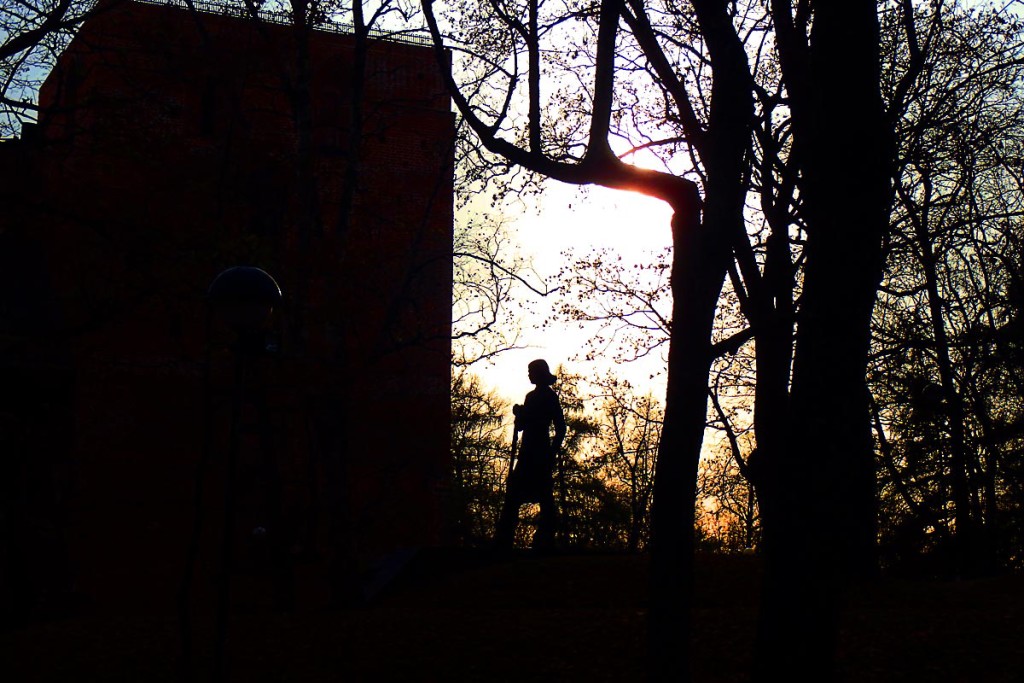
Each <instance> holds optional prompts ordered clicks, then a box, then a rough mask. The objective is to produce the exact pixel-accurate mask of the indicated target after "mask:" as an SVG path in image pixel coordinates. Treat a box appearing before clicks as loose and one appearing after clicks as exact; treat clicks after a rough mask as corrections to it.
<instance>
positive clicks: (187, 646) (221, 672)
mask: <svg viewBox="0 0 1024 683" xmlns="http://www.w3.org/2000/svg"><path fill="white" fill-rule="evenodd" d="M281 299H282V296H281V288H280V287H279V286H278V284H277V282H276V281H275V280H274V278H273V277H271V276H270V275H269V274H267V273H266V272H265V271H263V270H261V269H259V268H255V267H252V266H236V267H234V268H229V269H227V270H225V271H223V272H222V273H220V274H219V275H218V276H217V277H216V278H214V280H213V282H212V283H211V284H210V288H209V289H208V290H207V303H208V304H209V307H210V308H209V314H210V316H211V317H212V316H213V315H217V316H218V317H220V318H221V319H222V320H223V321H224V323H226V324H227V326H228V327H230V328H231V329H232V330H233V331H234V333H235V341H234V345H233V351H234V355H235V369H234V385H233V387H232V401H231V424H230V431H229V436H228V448H227V453H226V457H225V461H224V528H223V535H222V538H221V562H220V573H219V576H218V580H217V622H216V641H215V644H214V663H213V665H214V670H213V680H215V681H226V680H227V677H228V671H227V655H226V649H227V634H228V614H229V611H230V589H231V570H232V565H233V546H234V525H235V489H236V486H235V484H236V481H235V480H236V471H237V462H238V451H239V442H240V434H239V432H240V423H241V417H242V415H241V414H242V406H243V402H244V399H245V383H246V371H247V365H248V363H247V361H248V359H249V357H250V356H255V355H257V354H258V353H260V352H261V351H262V350H263V347H264V345H265V338H264V331H265V330H266V326H267V323H268V322H269V321H270V316H271V314H272V313H273V311H274V308H275V307H277V306H278V305H280V303H281ZM208 327H209V326H208ZM209 333H210V332H209V329H208V330H207V335H209ZM207 343H209V341H208V342H207ZM208 365H209V359H207V366H208ZM208 373H209V368H207V370H206V373H205V374H207V375H208ZM204 384H205V385H206V386H205V387H204V391H206V392H207V393H209V386H208V385H209V381H208V378H207V379H206V380H204ZM209 409H210V407H209V406H207V410H209ZM206 419H207V420H210V419H211V417H210V415H207V416H206ZM205 431H206V432H207V434H206V435H205V437H204V438H205V439H206V440H209V439H210V437H211V434H210V432H211V429H210V428H209V427H208V428H207V429H206V430H205ZM210 450H211V449H210V447H209V444H206V445H205V446H204V452H203V455H202V457H201V462H200V465H199V471H198V474H197V481H196V490H197V496H196V511H195V515H196V517H195V523H194V525H193V533H192V539H191V543H190V545H189V551H188V557H187V560H186V567H185V580H184V581H183V583H182V586H183V588H182V593H181V607H180V611H181V615H182V617H181V619H182V634H183V643H182V647H183V660H184V661H183V671H184V672H185V677H186V678H187V679H189V678H191V676H192V670H191V651H192V643H191V640H192V638H191V618H190V616H189V613H190V612H189V600H190V589H191V584H192V572H193V570H194V567H195V561H196V558H197V556H198V553H199V538H200V534H201V529H202V517H203V516H202V500H201V498H202V495H201V492H202V481H203V477H204V470H205V468H206V465H207V460H208V454H209V452H210Z"/></svg>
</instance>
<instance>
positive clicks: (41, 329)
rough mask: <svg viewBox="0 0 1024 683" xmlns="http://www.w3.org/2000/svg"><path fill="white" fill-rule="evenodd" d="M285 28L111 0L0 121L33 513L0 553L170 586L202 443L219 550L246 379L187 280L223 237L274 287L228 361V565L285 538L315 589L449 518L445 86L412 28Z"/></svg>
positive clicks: (208, 507)
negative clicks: (374, 31)
mask: <svg viewBox="0 0 1024 683" xmlns="http://www.w3.org/2000/svg"><path fill="white" fill-rule="evenodd" d="M218 12H220V13H218ZM303 44H305V43H304V42H303V41H302V40H300V34H299V33H297V32H296V31H295V29H294V28H293V27H290V26H286V25H282V24H278V23H274V22H273V21H268V20H267V18H266V17H264V20H261V21H254V20H253V19H251V18H247V17H242V16H229V15H227V14H224V13H223V12H221V11H220V10H216V9H215V8H210V7H207V8H205V9H203V10H202V11H199V12H193V11H190V10H187V9H185V8H184V7H183V6H175V5H174V4H168V5H162V4H151V3H148V2H146V3H143V2H137V1H133V0H110V1H108V2H106V3H105V4H104V5H102V6H101V11H99V12H98V13H96V14H95V15H94V16H93V17H92V18H91V19H90V20H89V21H87V22H86V23H85V24H84V25H83V26H82V27H81V30H80V31H79V33H78V35H77V36H76V37H75V38H74V40H73V41H72V43H71V44H70V46H69V47H68V48H67V50H66V51H65V52H64V54H63V55H62V56H61V58H60V60H59V63H58V64H57V66H56V68H55V69H54V71H53V72H52V73H51V74H50V76H49V77H48V79H47V80H46V82H45V84H44V85H43V88H42V90H41V94H40V107H41V113H40V121H39V124H38V125H37V126H35V127H33V128H31V129H26V131H25V133H24V134H23V136H22V138H21V140H19V141H9V142H5V143H3V144H2V145H0V161H2V165H0V174H2V176H3V177H2V178H0V195H2V196H0V201H2V203H3V206H4V207H5V212H4V214H3V216H2V218H0V228H2V232H0V242H2V244H0V254H2V255H0V259H2V260H3V264H0V265H3V266H6V267H5V268H4V272H3V275H2V277H3V279H4V282H3V284H4V285H5V290H4V293H3V295H2V298H0V305H2V310H0V324H2V325H3V327H4V329H3V333H4V335H5V336H4V344H5V346H4V348H3V349H2V351H3V353H2V367H3V372H4V373H5V375H6V376H7V378H8V379H7V386H8V387H10V388H11V390H10V391H9V392H8V397H7V399H6V402H5V413H4V416H5V421H9V422H11V423H12V424H13V423H17V424H18V425H21V426H20V427H18V430H15V431H17V433H16V434H15V433H14V432H12V431H11V430H7V433H6V434H5V437H4V438H5V439H6V440H7V441H8V445H9V446H10V445H13V446H14V450H11V449H10V448H9V449H8V454H9V455H8V456H7V457H6V462H5V464H4V468H5V472H4V474H5V475H6V476H7V480H8V481H16V482H19V483H17V484H11V485H10V487H9V491H8V498H9V500H11V499H13V498H18V500H19V501H21V502H18V503H17V504H12V505H13V507H11V509H12V510H15V513H16V514H14V515H13V517H12V519H13V518H18V519H21V518H25V519H28V520H30V521H29V522H26V524H27V526H25V527H24V528H31V529H30V530H29V531H26V532H24V533H21V532H18V533H17V534H14V535H12V536H11V538H13V539H14V540H12V541H10V544H11V547H12V548H15V549H16V550H17V552H15V553H8V555H9V556H15V555H16V556H17V558H21V559H17V558H16V559H15V560H14V561H13V562H14V564H12V565H11V566H12V567H13V568H11V569H7V570H5V580H9V579H11V577H14V582H15V583H18V581H20V580H21V579H19V578H18V577H19V576H22V574H24V575H26V576H30V577H36V578H37V579H38V580H39V581H42V582H43V583H47V584H48V585H53V584H55V583H58V584H59V583H61V582H67V583H68V584H72V583H73V584H74V587H75V590H76V591H77V592H78V593H82V594H85V595H86V596H88V597H89V598H92V599H95V600H96V601H97V602H98V603H103V604H113V603H119V604H124V605H132V606H142V605H151V606H153V607H159V606H165V605H166V603H167V601H168V600H169V599H171V598H172V597H173V593H174V588H175V587H176V585H177V582H178V581H179V580H180V578H181V573H182V567H183V566H184V562H183V561H184V555H185V548H186V546H187V542H188V538H189V531H190V528H191V524H192V519H193V494H194V490H195V482H196V480H197V479H196V472H197V464H198V463H199V461H200V459H201V458H202V457H203V454H204V453H206V454H208V457H209V464H208V465H207V466H206V467H204V468H203V469H202V475H203V479H204V482H205V488H204V491H205V496H206V497H205V499H204V501H203V503H202V508H203V509H204V510H205V511H206V513H205V515H206V516H205V519H206V523H205V525H204V527H203V534H202V536H201V544H200V547H201V548H202V549H203V552H201V553H200V561H199V569H198V572H199V574H200V575H202V574H203V572H204V571H207V572H208V573H209V572H212V571H214V569H213V565H214V564H215V560H216V552H215V551H214V550H213V549H214V548H216V547H217V543H218V541H216V539H217V538H218V535H219V534H220V531H219V529H218V524H219V520H220V519H222V517H221V512H220V511H221V510H222V507H223V495H222V494H223V488H222V480H223V479H224V477H225V474H224V467H223V463H224V453H225V452H226V451H227V449H228V447H229V434H230V425H231V422H232V418H231V414H232V413H231V397H232V396H234V395H235V394H234V393H233V392H234V391H235V389H236V387H237V385H236V384H235V383H234V375H233V374H232V368H233V367H234V365H233V363H234V361H233V354H232V351H231V340H232V336H231V334H230V332H229V331H228V330H227V329H226V328H225V327H224V326H223V325H221V324H219V323H218V321H217V318H216V316H210V317H208V316H207V307H206V305H205V303H204V293H205V291H206V288H207V286H208V285H209V284H210V282H211V281H212V279H213V278H214V276H215V275H216V274H217V273H219V272H221V271H222V270H223V269H225V268H228V267H231V266H235V265H256V266H259V267H261V268H263V269H264V270H266V271H268V272H269V273H271V274H273V275H274V277H275V278H276V279H277V281H278V283H279V284H280V286H281V289H282V291H283V292H284V304H283V306H282V307H281V309H280V310H279V311H277V312H276V313H275V317H274V319H273V323H272V328H271V329H270V331H269V333H268V337H267V350H266V351H264V352H261V353H260V354H258V357H255V358H251V359H249V361H248V367H247V372H246V377H245V380H244V384H243V385H242V386H243V394H242V395H243V402H242V405H241V414H240V418H239V420H238V422H237V426H238V429H239V435H240V436H239V441H238V443H239V451H238V453H239V455H238V458H239V459H238V463H239V465H238V466H239V469H238V482H237V483H238V485H237V491H238V507H237V510H238V512H237V516H236V517H237V521H236V524H237V527H238V528H237V533H236V536H237V540H236V545H237V548H236V557H237V558H238V572H240V573H243V574H244V573H246V572H248V573H249V574H250V575H252V576H255V577H259V576H261V575H262V574H266V573H267V571H269V570H266V566H265V565H266V562H265V561H264V560H265V558H266V557H267V554H268V552H269V553H270V554H271V555H273V554H274V552H277V553H278V554H279V555H280V553H282V552H284V553H286V554H287V557H288V558H289V559H288V560H287V562H288V563H289V571H296V572H299V573H300V574H301V575H303V576H306V577H307V578H308V579H309V580H308V581H306V582H305V584H303V585H305V586H306V588H300V590H312V589H309V588H308V586H310V585H313V584H315V583H316V582H317V581H318V580H319V579H318V578H317V577H321V578H322V576H321V575H322V574H323V573H324V571H325V570H323V566H325V565H326V564H327V563H328V562H329V561H334V560H336V559H337V558H334V560H331V556H332V555H337V553H338V552H339V551H338V548H339V547H344V548H347V549H348V551H350V557H349V558H348V559H349V560H354V561H355V562H356V563H357V566H358V567H361V568H362V567H367V566H370V565H371V564H372V563H373V562H374V561H375V560H378V559H379V558H381V557H385V556H387V555H388V554H389V553H393V552H395V551H396V550H399V549H403V548H409V547H419V546H425V545H433V544H438V543H440V542H441V541H442V533H443V532H442V530H443V526H444V525H443V505H442V498H443V490H444V488H445V482H446V477H447V471H448V467H447V457H448V431H449V418H448V411H449V403H450V401H449V362H450V322H451V258H452V220H453V218H452V214H453V204H452V173H453V171H452V160H453V139H454V117H453V115H452V113H451V111H450V106H449V99H448V97H447V95H446V94H445V93H444V88H443V85H442V82H441V78H440V76H439V74H438V73H437V69H436V62H435V61H434V59H433V54H432V52H431V50H430V48H429V47H428V46H426V45H424V44H416V43H415V42H414V41H412V42H410V41H408V40H406V41H396V40H384V39H377V38H374V39H370V40H368V41H367V42H366V43H365V52H362V51H361V49H360V47H359V45H360V43H358V42H357V41H356V40H355V39H354V37H353V36H352V35H349V34H345V33H341V32H333V31H323V30H316V31H312V32H310V33H308V44H306V45H307V48H306V49H303V48H302V45H303ZM360 65H364V66H363V68H362V70H360ZM360 73H361V74H362V76H361V77H360V76H359V75H358V74H360ZM356 121H361V122H362V126H361V128H359V127H356V126H355V124H354V122H356ZM206 359H208V360H209V362H208V363H207V362H206ZM207 368H208V369H209V370H208V371H207ZM207 380H208V381H207ZM12 453H17V455H10V454H12ZM19 487H20V488H19ZM26 491H27V492H28V493H25V492H26ZM12 497H13V498H12ZM32 520H35V521H32ZM39 529H43V531H39ZM257 529H262V530H265V531H266V532H267V533H260V534H255V533H252V532H253V531H254V530H257ZM339 530H340V531H339ZM339 533H341V534H343V536H344V538H343V540H341V541H338V534H339ZM19 534H20V535H19ZM267 538H271V539H273V541H274V543H275V544H277V545H276V546H275V547H276V548H277V550H273V548H272V549H271V550H269V551H268V550H267V549H266V547H264V546H266V544H267V541H266V539H267ZM331 538H333V539H334V540H333V541H329V539H331ZM261 544H262V545H261ZM272 545H273V544H272ZM40 558H51V559H50V560H46V561H44V560H43V559H40ZM260 558H264V560H261V559H260ZM33 563H34V564H33ZM271 564H273V562H271ZM44 566H45V567H46V570H45V571H43V572H42V573H41V570H40V567H44ZM275 566H277V567H278V568H280V562H278V563H277V565H275ZM273 571H277V570H276V569H275V570H273ZM47 572H49V573H50V574H52V575H53V576H51V577H49V578H46V579H42V578H39V577H42V576H43V575H44V574H46V573H47ZM261 572H262V574H261ZM254 580H255V581H258V578H257V579H254ZM30 582H31V581H30ZM300 583H301V582H300ZM197 585H199V586H202V585H204V582H203V581H199V582H197ZM47 590H49V589H47Z"/></svg>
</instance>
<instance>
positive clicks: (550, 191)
mask: <svg viewBox="0 0 1024 683" xmlns="http://www.w3.org/2000/svg"><path fill="white" fill-rule="evenodd" d="M584 192H585V194H584V193H581V191H580V190H579V189H578V188H576V187H575V186H570V185H566V184H563V183H555V182H553V181H549V183H548V186H547V191H546V193H545V195H544V196H543V198H542V199H541V202H540V206H541V207H542V208H540V209H526V210H525V211H523V212H522V214H521V215H520V216H518V218H517V220H516V221H515V223H513V224H512V226H511V228H512V230H514V235H515V238H516V240H517V241H518V243H519V245H520V248H521V250H522V252H523V254H524V255H525V256H527V257H530V258H532V260H533V263H534V266H535V268H536V270H537V272H538V273H539V274H540V275H543V276H545V277H547V278H548V284H549V286H550V287H555V286H557V284H558V282H557V280H556V278H555V275H556V274H557V273H558V270H559V268H560V266H561V265H562V263H561V260H562V252H563V251H565V250H566V249H573V250H575V251H576V252H578V253H585V252H586V251H588V250H589V249H590V248H601V247H606V248H610V249H615V250H616V251H617V252H618V253H621V254H622V256H623V258H624V259H625V260H627V261H629V262H636V261H640V260H646V259H649V258H650V254H651V253H652V252H654V251H657V250H659V249H662V248H664V247H666V246H669V245H670V244H671V241H672V240H671V234H670V231H669V220H670V217H671V210H670V209H669V208H668V205H667V204H665V203H664V202H661V201H659V200H655V199H651V198H649V197H645V196H643V195H640V194H636V193H633V192H624V191H620V190H609V189H606V188H601V187H591V188H588V189H586V190H585V191H584ZM521 295H522V296H527V295H528V293H526V292H521ZM528 296H530V297H532V301H533V303H532V308H533V313H532V314H529V313H527V314H526V315H524V317H523V320H522V327H523V329H522V334H521V342H522V343H523V344H524V345H527V346H528V348H525V349H516V350H511V351H507V352H505V353H502V354H500V355H499V356H498V357H497V358H495V359H494V360H493V361H492V362H482V363H478V364H477V365H476V366H474V367H473V368H472V370H473V372H475V373H476V374H478V375H480V376H481V378H482V379H483V380H484V382H485V383H486V384H487V385H488V386H490V387H491V388H493V389H495V390H496V391H497V392H498V393H499V394H501V395H502V396H505V397H506V398H509V399H510V400H513V401H517V402H518V401H521V400H522V398H523V396H524V395H525V394H526V392H528V391H529V390H530V389H531V388H532V385H531V384H530V382H529V381H528V380H527V378H526V365H527V363H529V362H530V361H531V360H533V359H535V358H544V359H545V360H547V361H548V363H549V364H550V365H551V367H552V369H553V370H554V369H555V368H556V367H557V366H558V365H559V364H564V365H566V366H567V367H568V368H569V370H571V371H573V372H576V373H579V374H583V375H587V376H598V375H602V374H604V373H605V371H606V370H607V369H614V370H615V372H616V373H617V374H620V375H622V376H624V377H627V378H629V379H630V381H632V382H634V384H635V385H636V386H637V388H638V389H639V391H640V393H646V388H645V387H643V385H644V384H646V385H649V386H650V388H651V389H652V390H653V391H654V394H655V396H659V395H660V394H661V393H662V392H663V384H662V383H661V382H655V383H651V382H650V381H649V380H648V379H647V378H648V376H649V375H650V374H651V373H652V372H657V371H658V370H660V366H661V363H660V362H659V360H658V359H656V358H655V359H650V361H649V362H642V363H639V362H638V363H630V364H623V365H616V364H615V363H614V362H612V361H605V362H600V361H598V362H593V363H588V362H585V361H583V360H576V359H575V357H576V356H577V354H579V353H580V352H581V350H582V349H583V348H584V345H585V344H586V340H587V339H588V338H589V336H590V335H591V334H592V333H593V331H594V330H595V329H596V327H593V326H590V327H587V328H585V329H584V330H580V329H579V328H578V326H577V325H575V324H571V325H559V326H549V327H548V328H547V329H540V326H541V324H542V323H543V322H544V317H545V315H546V314H547V312H548V311H549V310H550V307H551V306H554V305H555V303H556V302H555V298H554V297H547V298H541V297H538V296H536V295H532V294H529V295H528ZM662 382H663V380H662Z"/></svg>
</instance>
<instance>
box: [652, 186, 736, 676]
mask: <svg viewBox="0 0 1024 683" xmlns="http://www.w3.org/2000/svg"><path fill="white" fill-rule="evenodd" d="M675 206H676V207H677V210H676V213H675V214H674V215H673V217H672V242H673V258H672V297H673V300H672V335H671V346H670V348H669V357H668V387H667V390H666V397H665V422H664V428H663V429H662V433H661V443H660V444H659V447H658V461H657V465H656V468H655V476H654V501H653V504H652V507H651V607H650V612H649V617H648V618H649V634H648V643H649V647H650V650H651V652H650V655H651V659H650V666H651V670H650V673H651V679H652V680H658V681H668V680H672V681H688V680H690V670H689V663H690V647H689V645H690V638H691V624H692V615H691V605H692V594H693V552H694V508H693V501H694V495H695V486H696V481H697V465H698V461H699V460H700V451H701V446H702V444H703V439H704V429H705V426H706V423H707V419H706V416H707V400H708V393H707V388H708V374H709V371H710V368H711V360H712V358H711V331H712V325H713V322H714V316H715V309H716V307H717V304H718V297H719V294H720V292H721V289H722V285H723V283H724V281H725V273H726V266H727V263H728V255H729V252H728V245H727V243H726V240H725V237H724V232H723V231H720V230H714V229H713V227H711V226H709V225H708V223H706V222H705V223H701V221H700V216H699V211H698V210H697V209H696V200H695V198H694V199H693V200H691V201H689V202H686V203H683V202H680V203H678V204H676V205H675ZM687 206H690V207H693V208H689V209H688V210H687Z"/></svg>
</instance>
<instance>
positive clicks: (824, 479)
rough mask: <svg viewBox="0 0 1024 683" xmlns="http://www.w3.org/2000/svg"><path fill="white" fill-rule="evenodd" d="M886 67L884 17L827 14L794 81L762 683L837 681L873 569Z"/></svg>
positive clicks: (817, 18) (847, 11) (859, 12)
mask: <svg viewBox="0 0 1024 683" xmlns="http://www.w3.org/2000/svg"><path fill="white" fill-rule="evenodd" d="M878 59H879V57H878V20H877V15H876V9H875V3H873V2H869V1H867V0H862V1H861V2H858V3H855V4H854V3H844V4H842V5H840V4H838V3H819V4H817V5H816V9H815V13H814V20H813V29H812V33H811V40H810V50H809V52H808V63H807V64H806V67H807V71H806V72H804V74H794V73H793V72H792V71H790V72H789V73H788V74H787V73H786V72H784V78H787V77H790V76H792V77H795V78H799V77H802V76H806V78H807V79H808V80H806V81H804V82H803V83H802V84H795V85H796V87H795V88H793V87H791V94H793V95H794V96H795V97H794V98H793V102H792V108H793V119H794V121H793V123H794V145H795V149H794V152H795V153H796V154H797V157H798V163H799V165H800V170H801V180H800V192H801V197H802V198H803V200H804V211H805V216H806V221H807V242H806V246H805V250H804V254H805V257H806V269H805V272H804V281H803V294H802V298H801V308H800V314H799V321H798V328H797V336H796V349H795V355H794V366H793V380H792V389H791V400H790V414H789V428H788V429H789V433H788V441H789V448H788V449H785V450H784V451H782V452H778V453H773V454H772V456H773V460H774V462H772V463H771V472H772V476H771V477H770V480H769V481H771V482H772V483H773V485H771V486H770V491H769V498H770V500H771V504H770V505H768V506H766V507H765V509H764V511H763V512H764V529H765V545H766V566H765V593H764V602H763V605H762V614H761V623H760V630H759V637H758V647H757V653H756V662H757V677H758V678H759V679H760V680H766V681H768V680H776V679H779V678H781V679H785V680H790V681H811V680H813V681H828V680H831V679H832V678H833V677H834V675H835V672H834V658H835V646H836V637H837V617H838V610H839V597H840V592H839V591H840V588H841V586H842V585H843V582H844V580H845V579H848V578H850V577H851V576H865V575H869V574H871V573H872V572H873V571H874V567H875V552H874V546H875V535H876V532H875V508H874V459H873V444H872V438H871V427H870V421H869V413H868V393H867V386H866V381H865V370H866V366H867V357H868V348H869V341H870V321H871V314H872V309H873V306H874V301H875V293H876V290H877V286H878V282H879V280H880V278H881V269H882V251H881V239H882V234H883V232H884V230H885V228H886V226H887V224H888V216H889V208H890V200H891V190H890V183H889V177H888V168H889V159H890V156H891V153H890V150H891V133H890V132H889V131H888V130H887V124H886V122H885V118H884V115H883V106H882V100H881V96H880V90H879V66H878ZM787 85H791V86H792V85H793V84H790V83H788V82H787ZM801 86H803V87H801Z"/></svg>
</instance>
